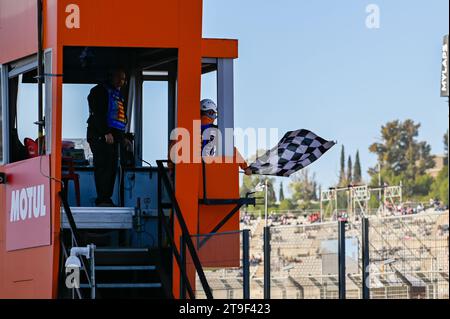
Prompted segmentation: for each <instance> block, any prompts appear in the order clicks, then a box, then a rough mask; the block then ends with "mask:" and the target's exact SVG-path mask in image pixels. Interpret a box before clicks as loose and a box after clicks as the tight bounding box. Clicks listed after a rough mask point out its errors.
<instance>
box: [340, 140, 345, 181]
mask: <svg viewBox="0 0 450 319" xmlns="http://www.w3.org/2000/svg"><path fill="white" fill-rule="evenodd" d="M344 184H345V150H344V145H342V148H341V171H340V173H339V185H340V186H343V185H344Z"/></svg>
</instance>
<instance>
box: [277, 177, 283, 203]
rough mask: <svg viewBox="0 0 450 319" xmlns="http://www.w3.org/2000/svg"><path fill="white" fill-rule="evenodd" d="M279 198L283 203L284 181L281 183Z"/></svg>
mask: <svg viewBox="0 0 450 319" xmlns="http://www.w3.org/2000/svg"><path fill="white" fill-rule="evenodd" d="M278 200H279V202H280V203H281V202H282V201H284V190H283V182H281V183H280V192H279V193H278Z"/></svg>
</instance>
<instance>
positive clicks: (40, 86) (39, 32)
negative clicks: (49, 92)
mask: <svg viewBox="0 0 450 319" xmlns="http://www.w3.org/2000/svg"><path fill="white" fill-rule="evenodd" d="M37 24H38V25H37V40H38V52H37V59H38V65H37V83H38V121H37V122H36V124H37V125H38V153H39V155H43V154H44V145H43V143H42V137H43V136H44V111H43V100H42V99H43V89H44V66H43V64H42V61H43V43H42V42H43V17H42V0H37Z"/></svg>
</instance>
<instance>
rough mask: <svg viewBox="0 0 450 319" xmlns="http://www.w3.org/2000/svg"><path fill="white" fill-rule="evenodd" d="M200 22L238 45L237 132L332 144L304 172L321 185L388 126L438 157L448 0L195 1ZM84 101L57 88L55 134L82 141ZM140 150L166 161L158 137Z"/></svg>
mask: <svg viewBox="0 0 450 319" xmlns="http://www.w3.org/2000/svg"><path fill="white" fill-rule="evenodd" d="M372 3H373V4H376V5H378V6H379V8H380V14H381V16H380V28H379V29H368V28H367V27H366V24H365V21H366V18H367V15H368V13H366V6H367V5H369V4H372ZM203 16H204V21H203V36H204V37H210V38H215V37H217V38H236V39H239V59H237V60H236V62H235V126H236V127H240V128H244V129H245V128H248V127H254V128H278V129H279V132H280V135H282V134H284V133H285V132H286V131H288V130H295V129H300V128H306V129H310V130H312V131H314V132H315V133H317V134H318V135H320V136H322V137H324V138H326V139H332V140H337V141H338V143H339V144H338V145H337V146H335V147H334V148H333V149H332V150H331V151H329V152H328V153H327V154H326V155H325V156H323V157H322V158H321V159H320V160H319V161H318V162H316V163H314V164H312V165H311V166H310V170H311V171H312V172H314V173H316V175H317V179H318V181H319V183H321V184H322V185H323V187H329V186H331V185H333V184H334V183H335V182H336V181H337V178H338V174H339V155H340V148H341V145H345V148H346V153H347V155H348V154H351V155H352V156H354V154H355V153H356V151H357V150H359V151H360V156H361V163H362V168H363V171H364V172H365V171H367V169H368V168H369V167H372V166H374V165H375V163H376V157H375V156H374V155H373V154H370V153H369V151H368V147H369V145H370V144H371V143H373V142H375V141H377V138H378V137H379V135H380V133H379V132H380V128H381V125H383V124H384V123H386V122H387V121H390V120H394V119H401V120H404V119H407V118H411V119H413V120H414V121H416V122H420V123H421V124H422V127H421V129H420V139H422V140H426V141H427V142H428V143H430V144H431V146H432V152H433V153H436V154H442V153H443V142H442V139H443V134H444V133H445V131H446V130H447V125H448V124H447V119H448V108H447V102H446V99H443V98H441V97H440V96H439V81H440V62H441V43H442V37H443V35H444V34H447V33H448V1H447V0H433V1H424V0H408V1H406V0H395V1H392V0H390V1H385V0H383V1H381V0H380V1H375V0H373V1H363V0H348V1H332V0H280V1H276V2H275V1H257V0H245V1H242V0H240V1H239V0H204V13H203ZM213 80H214V78H213V77H212V76H206V77H205V78H204V86H203V92H202V97H214V96H215V91H214V89H213V85H212V83H213ZM166 89H167V86H166V85H165V84H162V83H153V84H152V83H147V84H146V85H145V90H144V103H148V104H149V105H155V106H157V107H155V108H154V111H151V112H147V113H146V114H147V117H148V123H149V126H148V128H147V129H146V132H145V133H146V135H147V136H155V135H154V134H161V131H163V130H167V125H166V124H165V123H166V114H165V111H164V108H165V107H167V105H166V99H165V97H164V90H166ZM27 91H29V90H27ZM24 92H25V91H24ZM29 93H30V92H28V93H27V94H29ZM87 94H88V88H87V87H78V88H76V89H73V88H72V89H70V90H67V91H65V95H64V105H65V107H64V118H63V121H64V122H63V123H64V132H63V135H64V137H84V136H85V125H84V123H85V120H86V117H87V105H86V100H85V97H86V96H87ZM144 108H145V105H144ZM27 115H30V114H29V113H28V114H27ZM20 117H21V115H20V114H19V120H20ZM33 117H34V116H33ZM80 123H81V124H82V125H80ZM27 129H29V130H30V133H29V134H28V133H27V132H26V131H25V132H24V135H31V136H33V135H35V134H32V132H35V128H34V127H33V126H30V127H26V128H25V130H27ZM280 137H281V136H280ZM146 145H148V146H146V149H144V157H145V159H147V160H152V159H154V158H155V159H156V158H158V157H161V156H165V154H166V150H167V144H166V143H161V140H160V139H150V138H149V139H148V140H147V144H146ZM365 177H366V178H367V175H366V174H365ZM288 183H289V182H288V181H287V180H285V182H284V185H285V187H286V190H287V184H288ZM277 189H278V188H277Z"/></svg>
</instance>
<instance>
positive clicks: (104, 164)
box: [89, 139, 119, 204]
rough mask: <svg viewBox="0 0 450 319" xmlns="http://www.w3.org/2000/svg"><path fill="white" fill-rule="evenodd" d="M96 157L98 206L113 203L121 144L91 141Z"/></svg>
mask: <svg viewBox="0 0 450 319" xmlns="http://www.w3.org/2000/svg"><path fill="white" fill-rule="evenodd" d="M89 145H90V147H91V150H92V153H93V155H94V177H95V188H96V190H97V199H96V201H95V203H96V204H100V203H108V202H111V196H112V194H113V192H114V184H115V181H116V174H117V162H118V156H119V152H118V148H119V144H117V143H114V144H107V143H106V142H105V140H104V139H101V140H96V141H95V140H94V141H90V143H89Z"/></svg>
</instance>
